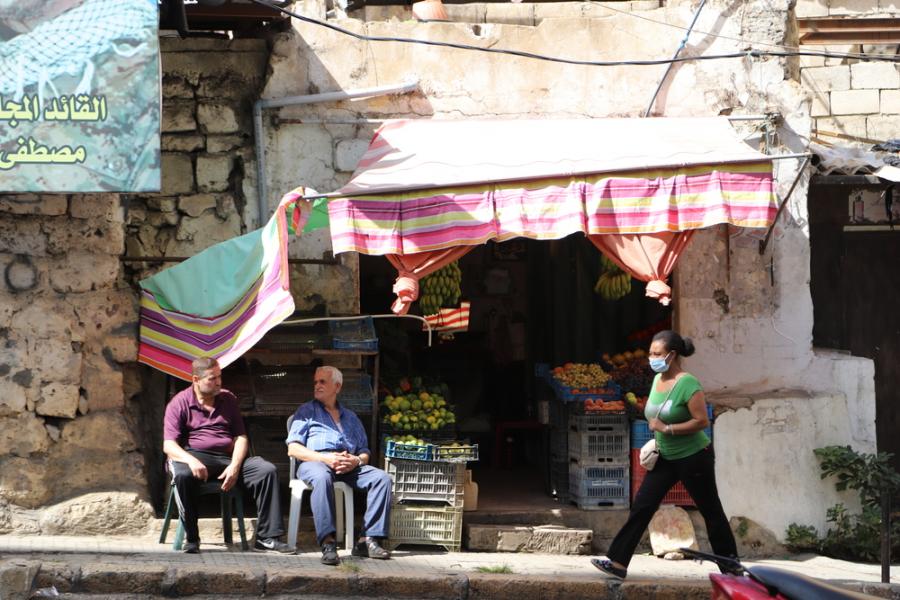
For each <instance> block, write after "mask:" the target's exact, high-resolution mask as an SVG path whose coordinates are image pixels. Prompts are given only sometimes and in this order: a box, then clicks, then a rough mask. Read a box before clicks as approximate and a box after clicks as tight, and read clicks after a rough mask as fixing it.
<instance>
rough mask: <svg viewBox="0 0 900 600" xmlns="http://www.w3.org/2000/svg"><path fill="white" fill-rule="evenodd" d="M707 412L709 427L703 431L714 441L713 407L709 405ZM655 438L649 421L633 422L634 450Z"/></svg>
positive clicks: (632, 445) (636, 420)
mask: <svg viewBox="0 0 900 600" xmlns="http://www.w3.org/2000/svg"><path fill="white" fill-rule="evenodd" d="M706 408H707V412H708V413H709V419H710V423H709V427H707V428H706V429H704V430H703V432H704V433H705V434H706V436H707V437H708V438H709V439H712V436H713V421H712V407H710V406H709V405H707V406H706ZM652 437H653V432H652V431H650V425H649V424H648V423H647V421H644V420H642V419H635V420H634V421H632V422H631V447H632V448H638V449H640V448H642V447H643V446H644V444H646V443H647V442H649V441H650V438H652Z"/></svg>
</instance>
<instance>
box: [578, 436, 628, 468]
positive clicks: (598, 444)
mask: <svg viewBox="0 0 900 600" xmlns="http://www.w3.org/2000/svg"><path fill="white" fill-rule="evenodd" d="M628 437H629V436H628V428H627V427H622V428H620V429H615V430H612V431H588V432H586V433H575V432H572V431H570V432H569V461H570V462H577V463H580V464H582V465H592V464H598V463H619V464H621V463H627V462H628V450H629V447H628Z"/></svg>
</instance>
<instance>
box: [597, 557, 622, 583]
mask: <svg viewBox="0 0 900 600" xmlns="http://www.w3.org/2000/svg"><path fill="white" fill-rule="evenodd" d="M591 564H592V565H594V566H595V567H597V568H598V569H600V570H601V571H603V572H604V573H606V574H607V575H612V576H613V577H618V578H619V579H625V576H626V575H628V571H627V570H625V569H620V568H619V567H617V566H615V565H614V564H613V562H612V561H611V560H609V559H608V558H592V559H591Z"/></svg>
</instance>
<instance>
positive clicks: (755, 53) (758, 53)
mask: <svg viewBox="0 0 900 600" xmlns="http://www.w3.org/2000/svg"><path fill="white" fill-rule="evenodd" d="M251 1H252V2H253V3H255V4H259V5H261V6H265V7H267V8H271V9H273V10H276V11H278V12H281V13H284V14H286V15H288V16H290V17H293V18H294V19H297V20H298V21H303V22H306V23H311V24H313V25H318V26H320V27H325V28H326V29H331V30H332V31H336V32H338V33H341V34H343V35H346V36H349V37H352V38H355V39H357V40H360V41H366V42H394V43H402V44H420V45H423V46H439V47H443V48H454V49H457V50H470V51H474V52H486V53H491V54H506V55H510V56H518V57H521V58H530V59H534V60H542V61H547V62H553V63H561V64H567V65H577V66H589V67H622V66H654V65H668V64H673V63H681V62H696V61H701V60H722V59H729V58H762V57H791V56H824V57H826V58H854V59H859V60H879V61H884V62H895V63H900V56H892V57H890V58H882V57H881V55H879V58H868V57H865V56H851V55H850V54H848V53H843V52H820V51H815V50H795V51H794V50H792V51H774V50H758V49H752V48H751V49H748V50H744V51H741V52H729V53H725V54H709V55H703V56H678V57H673V58H661V59H650V60H613V61H596V60H576V59H571V58H562V57H556V56H548V55H546V54H537V53H534V52H524V51H521V50H510V49H508V48H484V47H481V46H472V45H470V44H459V43H456V42H438V41H434V40H420V39H416V38H403V37H393V36H374V35H364V34H361V33H356V32H355V31H350V30H349V29H344V28H343V27H339V26H337V25H333V24H331V23H327V22H325V21H320V20H318V19H313V18H312V17H306V16H303V15H300V14H297V13H295V12H292V11H289V10H287V9H286V8H282V7H280V6H278V5H275V4H271V3H269V2H267V1H266V0H251Z"/></svg>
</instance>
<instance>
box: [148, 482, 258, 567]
mask: <svg viewBox="0 0 900 600" xmlns="http://www.w3.org/2000/svg"><path fill="white" fill-rule="evenodd" d="M212 494H219V501H220V504H221V507H222V508H221V510H222V532H223V533H224V536H223V537H224V538H225V543H226V544H231V543H233V541H232V540H233V538H232V535H231V505H232V503H234V512H235V515H236V516H237V521H238V533H240V536H241V549H242V550H249V549H250V546H249V544H247V531H246V529H245V528H244V498H243V495H242V494H241V489H240V488H239V487H238V486H237V485H235V486H234V487H232V488H231V489H230V490H228V491H227V492H223V491H222V483H221V482H219V481H205V482H203V483H201V484H200V495H201V496H209V495H212ZM177 512H178V505H177V503H176V502H175V486H174V485H173V486H171V487H170V491H169V501H168V502H167V503H166V516H165V520H164V521H163V527H162V532H161V533H160V534H159V543H160V544H165V543H166V535H168V533H169V523H170V522H171V520H172V516H173V513H177ZM183 543H184V525H182V523H181V520H180V519H179V521H178V529H176V530H175V542H174V543H173V544H172V549H173V550H175V551H179V550H181V546H182V544H183Z"/></svg>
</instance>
